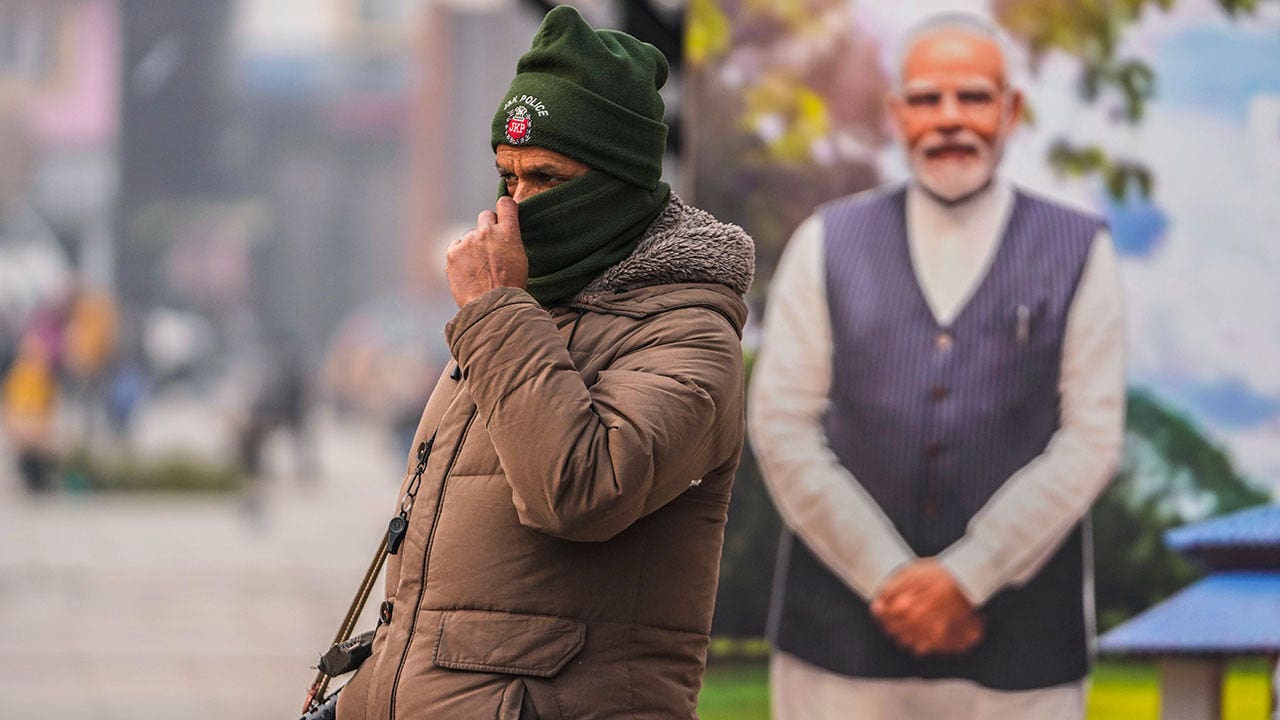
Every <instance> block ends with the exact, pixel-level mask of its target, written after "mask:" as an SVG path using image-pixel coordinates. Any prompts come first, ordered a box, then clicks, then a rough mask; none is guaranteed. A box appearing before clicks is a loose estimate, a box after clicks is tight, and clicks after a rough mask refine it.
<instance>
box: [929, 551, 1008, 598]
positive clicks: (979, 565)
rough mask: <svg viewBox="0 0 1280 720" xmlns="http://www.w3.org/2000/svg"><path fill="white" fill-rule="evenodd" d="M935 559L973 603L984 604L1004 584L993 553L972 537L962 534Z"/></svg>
mask: <svg viewBox="0 0 1280 720" xmlns="http://www.w3.org/2000/svg"><path fill="white" fill-rule="evenodd" d="M938 562H939V563H941V565H942V566H943V567H944V568H946V569H947V572H949V573H951V576H952V577H953V578H955V580H956V585H957V586H959V588H960V592H962V593H964V596H965V597H966V598H968V600H969V602H970V603H972V604H973V606H974V607H982V606H983V605H985V604H986V602H987V601H988V600H990V599H991V596H992V595H995V594H996V592H997V591H999V590H1000V588H1001V586H1002V585H1003V583H1002V582H1001V580H1000V567H999V564H998V563H997V562H996V559H995V557H994V556H993V554H992V553H991V552H990V551H989V550H988V549H987V548H984V547H982V546H981V545H980V544H979V543H978V542H976V541H975V540H974V539H973V538H971V537H962V538H960V539H959V540H957V541H956V542H955V543H953V544H952V545H951V547H949V548H947V549H946V550H943V551H942V553H941V554H940V555H938Z"/></svg>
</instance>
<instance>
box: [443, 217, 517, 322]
mask: <svg viewBox="0 0 1280 720" xmlns="http://www.w3.org/2000/svg"><path fill="white" fill-rule="evenodd" d="M495 211H496V212H495ZM445 274H446V275H447V276H448V278H449V290H450V292H452V293H453V300H454V302H456V303H458V307H462V306H463V305H466V304H467V303H469V302H471V301H472V300H474V299H476V298H477V297H479V296H481V295H483V294H485V293H486V292H489V291H490V290H492V289H494V288H500V287H514V288H523V287H525V284H526V283H528V281H529V257H528V255H526V254H525V251H524V245H523V244H522V243H521V242H520V220H519V214H518V212H517V206H516V203H515V201H514V200H512V199H511V198H509V197H502V198H498V204H497V205H496V206H495V207H494V210H485V211H484V212H482V213H480V215H479V216H478V217H477V218H476V227H475V229H473V230H469V231H468V232H467V233H466V234H465V235H463V236H462V237H460V238H458V239H457V240H454V241H453V242H451V243H449V249H448V250H446V251H445Z"/></svg>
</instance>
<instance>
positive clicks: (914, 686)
mask: <svg viewBox="0 0 1280 720" xmlns="http://www.w3.org/2000/svg"><path fill="white" fill-rule="evenodd" d="M888 102H889V110H890V115H891V118H892V120H893V124H894V126H895V128H896V130H897V133H898V135H899V139H900V140H901V142H902V143H903V145H904V150H905V152H906V155H907V158H908V161H909V166H910V169H911V176H912V177H911V180H910V181H909V182H908V183H907V184H906V185H905V186H901V185H897V186H892V187H889V188H885V189H881V190H877V191H872V192H868V193H865V194H861V195H857V196H853V197H849V198H844V199H841V200H837V201H835V202H832V203H829V204H827V205H825V206H823V207H822V208H820V209H819V210H818V211H817V212H816V213H815V214H814V215H813V216H811V217H810V218H809V219H808V220H806V221H805V222H804V223H803V224H802V225H801V226H800V227H799V228H798V229H797V230H796V232H795V234H794V235H793V236H792V238H791V241H790V244H789V245H788V247H787V250H786V253H785V255H784V257H783V259H782V262H781V264H780V266H779V269H778V272H777V275H776V276H775V278H774V280H773V285H772V288H771V294H770V302H769V308H768V315H767V318H766V330H765V335H764V346H763V352H762V357H761V359H760V362H759V365H758V366H757V369H756V372H755V377H754V386H753V390H752V398H751V399H752V405H751V430H752V439H753V441H754V447H755V449H756V452H757V454H758V457H759V459H760V462H761V466H762V468H763V471H764V475H765V478H766V482H767V485H768V487H769V489H770V491H771V493H772V495H773V498H774V501H775V503H776V504H777V506H778V509H779V511H780V513H781V515H782V518H783V520H784V521H785V523H786V525H787V527H788V528H789V530H790V532H789V533H788V534H787V535H786V536H785V538H784V542H783V544H782V546H781V548H780V550H779V554H780V556H779V561H778V566H777V571H776V575H775V583H776V585H775V589H774V596H773V597H774V600H775V602H774V607H773V608H772V617H771V623H770V636H771V639H772V641H773V644H774V646H775V648H776V653H775V655H774V658H773V663H772V702H773V705H774V717H775V718H776V719H777V720H822V719H824V718H846V717H850V716H851V713H852V712H853V711H852V710H851V709H852V708H856V709H857V710H856V716H857V717H858V718H862V719H874V718H891V719H892V720H903V719H911V718H942V717H945V718H950V719H963V718H1036V719H1037V720H1046V719H1047V720H1053V719H1056V718H1062V719H1064V720H1065V719H1067V718H1080V717H1082V716H1083V714H1084V685H1083V678H1084V677H1085V675H1086V673H1087V672H1088V670H1089V665H1090V658H1089V652H1088V647H1089V636H1090V633H1091V631H1092V628H1091V626H1090V618H1089V616H1090V611H1089V608H1090V607H1091V603H1092V599H1091V598H1086V597H1085V594H1084V593H1085V591H1084V588H1085V587H1087V583H1086V582H1085V578H1086V575H1087V573H1088V569H1087V568H1088V561H1087V559H1086V557H1085V552H1084V551H1085V548H1086V547H1087V545H1088V543H1087V537H1086V536H1087V530H1086V529H1084V528H1083V527H1082V519H1083V518H1084V516H1085V514H1086V513H1087V512H1088V509H1089V506H1090V504H1091V503H1092V502H1093V500H1094V499H1095V498H1096V497H1097V496H1098V494H1099V493H1100V492H1101V491H1102V489H1103V488H1104V486H1105V485H1106V483H1107V481H1108V480H1109V479H1110V477H1111V475H1112V472H1113V471H1114V470H1115V467H1116V463H1117V461H1118V458H1119V450H1120V440H1121V433H1122V426H1123V414H1124V398H1125V394H1124V368H1123V348H1124V338H1123V328H1122V317H1121V297H1120V290H1119V283H1118V278H1117V269H1116V262H1115V257H1114V250H1113V248H1112V243H1111V239H1110V237H1109V235H1108V233H1107V231H1106V229H1105V226H1104V224H1103V221H1102V220H1100V219H1098V218H1096V217H1094V216H1092V215H1087V214H1084V213H1081V212H1078V211H1075V210H1071V209H1068V208H1066V207H1065V206H1063V205H1061V204H1058V203H1056V202H1053V201H1051V200H1048V199H1045V198H1042V197H1039V196H1036V195H1033V194H1031V193H1028V192H1026V191H1024V190H1022V189H1019V188H1016V187H1014V186H1013V185H1011V184H1010V183H1008V182H1007V181H1005V180H1004V179H1002V178H1000V177H999V176H998V175H997V174H996V167H997V165H998V164H999V161H1000V158H1001V153H1002V150H1003V148H1004V145H1005V142H1006V140H1007V138H1008V137H1009V135H1010V133H1012V132H1013V130H1014V128H1015V127H1016V126H1017V124H1018V120H1019V117H1020V114H1021V112H1022V96H1021V95H1020V94H1019V92H1018V91H1017V90H1015V89H1013V88H1012V87H1011V85H1010V82H1009V78H1008V75H1007V69H1006V65H1005V58H1004V55H1003V53H1002V51H1001V48H1000V44H999V42H998V38H997V35H996V32H995V30H994V29H993V28H992V27H991V26H989V25H988V24H986V23H985V22H984V21H982V20H979V19H977V18H971V17H969V16H964V15H948V16H943V17H939V18H936V19H934V20H931V21H929V22H927V23H925V24H923V25H922V26H919V27H918V28H917V29H916V30H915V31H914V32H912V33H911V34H910V36H909V40H908V42H907V43H906V51H905V53H904V55H903V56H902V58H901V79H900V82H899V84H898V86H897V88H896V89H895V91H893V92H892V93H891V95H890V98H889V101H888Z"/></svg>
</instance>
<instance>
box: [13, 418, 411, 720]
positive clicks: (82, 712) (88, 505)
mask: <svg viewBox="0 0 1280 720" xmlns="http://www.w3.org/2000/svg"><path fill="white" fill-rule="evenodd" d="M161 415H162V417H159V418H157V417H152V418H151V419H150V420H149V421H148V422H147V423H146V424H147V426H148V427H149V428H151V429H152V430H151V431H149V432H151V435H152V436H153V437H152V438H151V439H150V440H148V442H152V443H155V442H157V441H156V438H155V437H154V436H160V437H161V440H160V441H158V442H159V444H161V445H162V444H163V437H164V436H166V435H168V436H170V439H171V440H172V439H173V437H172V436H175V435H176V436H181V435H182V434H183V433H188V434H193V433H199V434H201V435H203V436H205V437H207V435H208V433H207V428H206V427H203V424H205V423H207V421H208V418H207V417H206V416H205V414H203V413H202V412H201V411H200V409H198V408H196V407H194V406H192V405H189V404H188V405H185V406H184V405H183V404H182V403H177V404H174V405H171V406H170V407H168V408H166V409H164V411H163V412H162V413H161ZM317 428H318V429H317V433H316V435H317V443H316V445H317V447H318V448H319V457H320V461H321V468H322V474H321V477H320V478H318V479H317V480H316V481H315V483H314V484H312V485H310V486H308V485H304V484H302V483H300V482H297V481H296V479H295V478H291V477H288V475H289V474H290V472H291V471H290V470H289V469H288V465H289V463H288V462H287V461H288V460H289V459H290V458H289V455H288V453H287V452H286V450H287V448H286V447H283V446H281V445H279V444H277V445H276V446H275V450H276V451H277V452H275V453H274V457H273V458H272V459H273V462H271V463H269V466H274V467H275V468H276V470H277V474H276V476H275V477H272V478H269V479H268V481H267V482H266V483H264V487H263V492H262V498H261V501H260V503H259V512H258V514H256V515H253V514H249V513H247V512H246V506H245V502H244V500H243V499H242V498H213V499H211V498H207V497H206V498H184V497H155V496H147V497H119V496H117V497H104V496H101V495H98V496H87V495H80V496H68V495H59V496H53V497H47V498H31V497H27V496H25V495H23V494H22V493H20V492H19V491H18V489H17V488H18V481H17V479H16V478H15V477H13V475H12V472H11V471H10V469H9V467H10V463H9V461H8V458H7V457H0V468H3V469H0V720H28V719H30V720H61V719H63V718H68V719H70V718H76V719H79V718H94V719H95V720H96V719H104V720H110V719H114V718H119V719H121V720H147V719H149V718H157V719H160V718H164V719H165V720H171V719H172V718H178V717H181V718H184V719H191V720H198V719H202V718H210V719H211V720H212V719H213V718H218V719H220V720H221V719H225V718H238V719H243V720H255V719H256V718H262V719H264V720H266V719H268V718H269V719H271V720H281V719H282V718H292V717H296V716H297V710H298V706H299V704H300V703H301V699H302V695H303V693H304V691H305V689H306V686H307V684H308V683H309V682H310V680H311V676H312V671H311V670H309V669H308V666H309V665H311V664H312V663H314V661H315V657H316V655H317V653H318V651H319V650H320V649H322V646H324V645H325V644H326V643H327V642H328V640H330V639H331V637H332V634H333V632H334V630H335V628H336V626H337V623H338V620H339V619H340V617H341V615H342V613H343V612H344V611H345V610H346V606H347V603H348V602H349V601H350V596H351V593H352V592H353V591H354V589H355V585H356V583H357V581H358V580H359V577H360V575H361V573H363V571H364V568H365V567H366V566H367V564H368V562H369V558H370V556H371V555H372V551H373V548H374V543H375V542H376V539H377V537H378V535H379V534H380V533H381V531H382V528H383V527H385V522H386V513H387V512H389V509H390V508H391V506H392V505H393V503H394V494H395V488H396V486H397V484H398V482H399V480H400V467H401V465H400V463H401V462H402V457H403V456H402V455H400V453H399V452H398V451H397V450H395V449H394V448H393V447H392V445H391V442H390V441H389V439H388V437H387V436H386V435H385V434H383V433H379V432H377V431H375V430H374V429H372V428H370V427H368V426H358V425H350V424H340V423H338V422H336V421H333V420H324V421H320V422H318V423H317ZM281 473H282V474H281ZM380 591H381V585H379V586H378V591H377V592H378V593H380ZM374 604H375V605H376V602H375V603H374ZM362 626H363V627H372V626H373V625H372V615H371V614H368V615H367V617H366V619H365V621H364V623H362Z"/></svg>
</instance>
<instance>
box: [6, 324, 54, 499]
mask: <svg viewBox="0 0 1280 720" xmlns="http://www.w3.org/2000/svg"><path fill="white" fill-rule="evenodd" d="M57 397H58V388H57V382H56V380H55V378H54V369H53V367H52V364H51V363H50V357H49V352H48V349H47V348H46V347H45V345H44V343H43V342H42V341H41V340H40V338H39V336H37V335H27V336H26V337H24V338H23V339H22V342H21V344H20V345H19V346H18V356H17V358H16V359H15V360H14V362H13V365H12V366H11V367H10V368H9V372H8V373H7V374H6V375H5V378H4V398H3V399H4V431H5V436H6V437H7V438H8V441H9V444H10V447H11V448H12V449H13V452H14V454H15V455H16V456H17V460H18V468H19V470H20V472H21V473H22V478H23V482H24V483H25V485H26V487H27V489H28V490H31V491H33V492H42V491H46V490H49V489H50V488H51V487H52V484H53V483H52V475H53V469H54V462H55V455H54V442H53V441H54V410H55V406H56V403H57Z"/></svg>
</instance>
